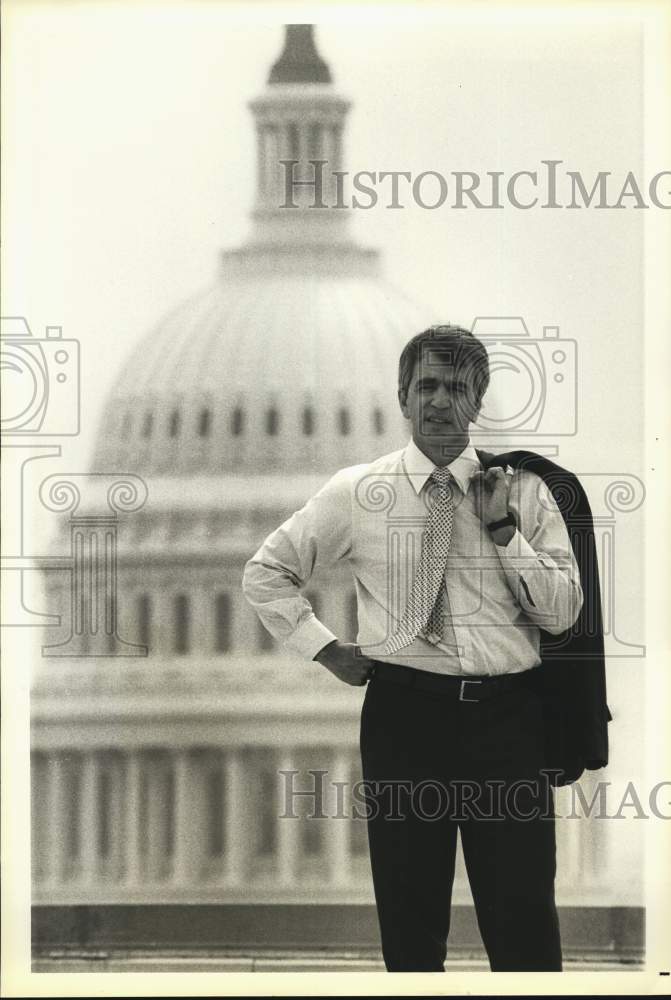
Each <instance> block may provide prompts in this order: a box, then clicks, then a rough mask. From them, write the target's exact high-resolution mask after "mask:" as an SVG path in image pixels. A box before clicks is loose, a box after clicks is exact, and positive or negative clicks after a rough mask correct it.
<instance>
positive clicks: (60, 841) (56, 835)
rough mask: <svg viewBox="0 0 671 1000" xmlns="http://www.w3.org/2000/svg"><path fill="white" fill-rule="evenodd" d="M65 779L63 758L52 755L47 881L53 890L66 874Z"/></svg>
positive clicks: (49, 784) (55, 754)
mask: <svg viewBox="0 0 671 1000" xmlns="http://www.w3.org/2000/svg"><path fill="white" fill-rule="evenodd" d="M65 778H66V775H65V761H64V759H63V756H62V755H61V754H59V753H53V754H50V755H49V757H48V759H47V812H48V814H49V816H50V823H49V824H48V826H47V843H48V851H47V858H48V871H47V880H48V883H49V885H50V886H52V887H53V888H58V887H59V886H60V885H61V883H62V881H63V874H64V862H65V854H66V843H65V838H66V829H67V817H66V806H65V794H66V792H65Z"/></svg>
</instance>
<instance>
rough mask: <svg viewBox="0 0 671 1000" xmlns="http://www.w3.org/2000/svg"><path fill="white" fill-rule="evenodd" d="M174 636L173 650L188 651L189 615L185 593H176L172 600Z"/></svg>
mask: <svg viewBox="0 0 671 1000" xmlns="http://www.w3.org/2000/svg"><path fill="white" fill-rule="evenodd" d="M173 613H174V622H175V637H174V640H175V641H174V650H175V652H176V653H179V654H180V655H183V654H184V653H188V652H189V646H190V631H191V616H190V608H189V598H188V597H187V596H186V594H177V595H176V596H175V601H174V612H173Z"/></svg>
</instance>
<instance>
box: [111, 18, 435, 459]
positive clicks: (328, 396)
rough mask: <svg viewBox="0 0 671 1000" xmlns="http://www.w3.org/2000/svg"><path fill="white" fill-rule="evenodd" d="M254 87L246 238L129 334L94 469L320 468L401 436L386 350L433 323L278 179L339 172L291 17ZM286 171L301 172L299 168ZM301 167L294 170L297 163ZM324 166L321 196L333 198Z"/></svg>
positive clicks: (337, 219)
mask: <svg viewBox="0 0 671 1000" xmlns="http://www.w3.org/2000/svg"><path fill="white" fill-rule="evenodd" d="M268 79H269V82H268V86H267V88H266V91H265V92H264V94H263V95H262V96H261V97H259V98H257V99H256V100H255V101H253V102H251V108H252V111H253V113H254V116H255V119H256V129H257V141H258V183H257V200H256V205H255V208H254V211H253V213H252V224H253V228H252V233H251V235H250V238H249V240H248V241H247V242H246V243H245V244H244V245H243V246H242V247H240V248H238V249H235V250H230V251H227V252H225V253H224V254H223V255H222V261H221V265H220V273H219V274H218V275H217V281H216V283H215V284H214V286H213V287H211V288H210V289H208V290H206V291H205V292H203V293H200V294H198V295H196V296H194V297H193V298H192V299H190V300H188V301H187V302H185V303H183V304H182V305H181V306H179V307H178V308H177V309H175V310H174V311H172V312H171V313H170V314H169V315H168V316H167V317H165V318H164V319H163V320H162V321H161V322H160V323H159V324H158V325H157V327H156V328H155V329H153V330H151V331H150V332H149V333H148V335H147V336H146V337H145V338H144V339H143V340H142V342H141V343H140V344H139V346H138V347H137V349H136V350H135V352H134V353H133V354H132V355H131V357H130V358H129V360H128V362H127V363H126V365H125V366H124V368H123V370H122V372H121V374H120V376H119V378H118V380H117V383H116V385H115V387H114V389H113V390H112V392H111V393H110V396H109V398H108V400H107V405H106V407H105V410H104V413H103V418H102V422H101V426H100V430H99V433H98V440H97V445H96V449H95V453H94V459H93V466H94V468H95V469H99V470H109V469H124V470H126V471H129V472H139V473H141V474H142V475H145V476H146V475H149V476H161V477H164V476H168V477H172V476H178V477H179V476H199V477H200V476H208V475H213V476H216V475H219V474H222V473H227V474H231V473H233V474H244V475H247V474H254V473H256V472H263V473H268V472H272V471H276V472H278V473H288V474H289V475H291V474H295V473H328V472H333V471H335V470H336V469H337V468H339V467H342V466H344V465H350V464H354V463H357V462H363V461H370V460H372V459H373V458H375V457H377V456H378V455H381V454H385V453H387V452H389V451H393V450H395V449H397V448H400V447H402V446H403V445H404V444H405V441H406V439H407V430H406V427H405V422H404V420H403V417H402V415H401V412H400V409H399V406H398V401H397V396H396V379H397V363H398V356H399V354H400V351H401V349H402V347H403V345H404V344H405V343H406V341H407V340H408V339H409V338H410V337H411V336H412V335H413V334H414V333H416V332H418V331H419V330H420V329H422V328H423V327H424V326H426V325H428V324H429V323H430V322H432V321H435V318H434V317H432V316H431V315H429V313H428V312H423V311H422V310H421V309H420V308H419V307H417V306H416V305H414V304H413V303H412V302H411V301H410V300H409V299H407V298H406V297H405V296H403V295H402V294H400V293H399V292H398V291H396V290H395V289H393V288H392V287H390V286H389V285H388V284H386V283H385V282H383V281H382V280H381V278H380V274H379V255H378V253H377V251H375V250H371V249H368V248H364V247H361V246H359V245H358V244H356V243H355V242H354V241H353V240H352V238H351V236H350V234H349V222H350V219H349V217H348V216H349V212H348V210H346V209H344V210H343V209H334V208H332V207H325V208H314V207H311V206H310V203H309V198H310V197H312V198H313V199H314V191H311V190H310V188H309V187H307V190H306V188H305V187H301V186H296V188H295V189H294V195H293V207H286V206H283V199H285V192H286V174H284V173H283V170H282V168H281V164H280V161H281V160H282V159H283V158H288V159H293V160H295V163H296V173H295V174H294V176H295V178H296V179H298V178H302V179H309V178H310V177H314V173H313V172H312V171H313V167H311V166H309V161H311V160H320V159H321V160H324V161H325V162H326V168H325V169H326V171H329V170H331V169H333V170H335V169H339V168H340V165H341V159H342V131H343V122H344V117H345V114H346V112H347V110H348V107H349V103H348V102H347V101H346V100H345V99H343V98H342V97H340V96H338V95H337V94H336V93H334V92H333V88H332V83H331V77H330V71H329V69H328V67H327V66H326V64H325V63H324V62H323V61H322V60H321V58H320V57H319V56H318V54H317V52H316V49H315V47H314V41H313V37H312V29H311V26H308V25H291V26H289V27H288V29H287V37H286V44H285V49H284V52H283V53H282V55H281V57H280V59H278V60H277V62H276V63H275V65H274V66H273V68H272V70H271V72H270V75H269V78H268ZM301 171H303V173H302V174H301ZM306 171H307V172H306ZM329 177H330V174H329V173H325V174H324V188H323V201H324V203H325V204H327V205H328V206H330V205H331V203H332V202H331V200H330V199H331V196H332V195H333V193H334V191H333V189H332V183H331V182H329V179H328V178H329Z"/></svg>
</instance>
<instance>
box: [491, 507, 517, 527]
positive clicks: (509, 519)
mask: <svg viewBox="0 0 671 1000" xmlns="http://www.w3.org/2000/svg"><path fill="white" fill-rule="evenodd" d="M508 525H510V526H511V527H513V528H516V527H517V520H516V519H515V515H514V514H513V512H512V510H509V511H508V513H507V514H506V516H505V517H502V518H501V519H500V520H499V521H490V522H489V524H488V525H487V528H488V529H489V531H496V529H497V528H507V527H508Z"/></svg>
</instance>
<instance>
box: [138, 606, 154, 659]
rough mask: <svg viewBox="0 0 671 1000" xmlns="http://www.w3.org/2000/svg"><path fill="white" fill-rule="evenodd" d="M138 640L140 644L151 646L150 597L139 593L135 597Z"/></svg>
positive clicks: (149, 650)
mask: <svg viewBox="0 0 671 1000" xmlns="http://www.w3.org/2000/svg"><path fill="white" fill-rule="evenodd" d="M137 621H138V641H139V642H140V644H141V645H142V646H147V647H148V652H151V649H150V648H149V647H150V646H151V597H150V596H149V594H140V596H139V597H138V599H137Z"/></svg>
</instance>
